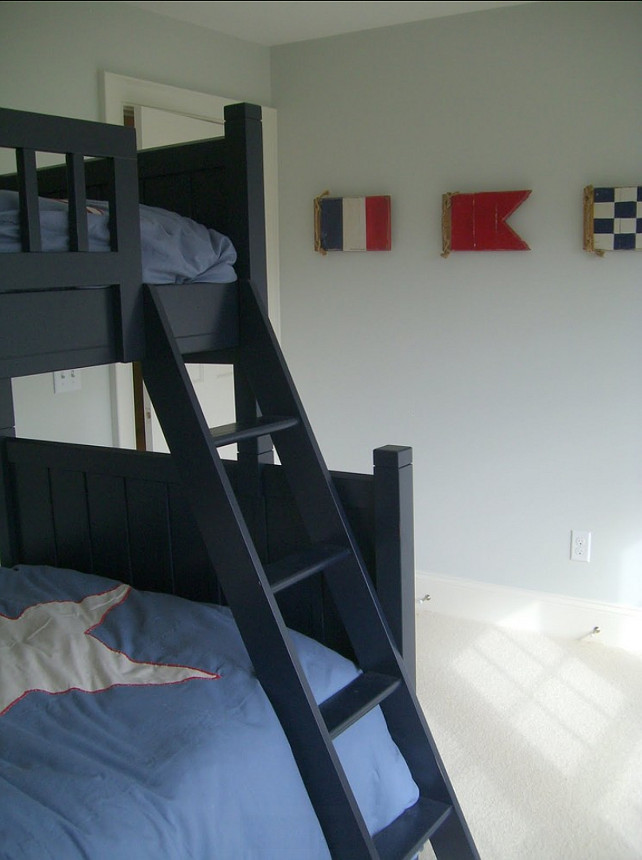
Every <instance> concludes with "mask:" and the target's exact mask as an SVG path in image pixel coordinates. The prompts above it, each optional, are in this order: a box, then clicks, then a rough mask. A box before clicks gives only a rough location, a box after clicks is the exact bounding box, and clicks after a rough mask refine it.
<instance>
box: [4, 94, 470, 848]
mask: <svg viewBox="0 0 642 860" xmlns="http://www.w3.org/2000/svg"><path fill="white" fill-rule="evenodd" d="M0 145H1V146H5V147H9V148H12V149H15V151H16V163H17V171H16V175H15V176H14V177H6V178H4V181H3V182H2V183H1V186H2V188H3V189H4V191H0V195H5V198H4V203H3V205H2V207H0V208H1V209H3V210H4V211H2V212H0V223H1V225H2V232H3V234H4V233H6V235H8V236H9V238H10V241H9V244H8V245H7V246H6V247H4V248H2V247H0V251H5V252H6V253H4V254H3V256H2V258H1V259H0V267H1V268H0V468H1V478H2V480H1V484H0V560H1V564H2V565H3V566H2V567H1V568H0V647H2V649H3V651H2V654H3V659H2V661H1V662H0V768H1V769H2V776H3V779H2V781H1V783H0V785H1V787H0V807H2V809H3V815H2V816H0V856H6V857H17V856H20V857H25V858H36V857H37V858H39V860H41V858H45V857H52V858H53V857H56V858H59V857H62V856H64V857H65V858H73V857H90V858H92V860H93V858H103V857H104V858H113V857H116V856H117V857H119V858H132V860H133V858H136V860H144V858H148V857H149V858H152V857H153V858H158V857H161V856H162V857H168V858H169V857H176V858H181V860H182V858H186V857H194V858H211V857H220V858H224V860H227V858H232V857H233V858H241V857H243V858H246V857H247V858H261V860H263V858H275V860H277V858H279V860H280V858H282V857H284V856H292V857H297V858H310V860H313V858H328V857H332V858H344V857H345V858H361V857H363V858H365V857H370V858H384V857H385V858H410V857H412V856H414V854H415V853H416V852H417V850H418V849H419V848H420V847H421V845H423V844H424V842H426V841H427V840H430V841H431V843H432V846H433V849H434V850H435V852H436V854H437V856H438V857H439V858H442V860H447V858H473V857H477V852H476V850H475V847H474V844H473V841H472V839H471V837H470V833H469V831H468V828H467V826H466V823H465V821H464V818H463V816H462V813H461V810H460V808H459V805H458V803H457V800H456V798H455V796H454V793H453V791H452V787H451V785H450V782H449V780H448V777H447V775H446V773H445V771H444V769H443V765H442V763H441V760H440V758H439V755H438V753H437V750H436V749H435V746H434V743H433V741H432V737H431V735H430V732H429V730H428V728H427V726H426V724H425V720H424V719H423V715H422V714H421V710H420V708H419V706H418V705H417V703H416V700H415V697H414V692H413V689H412V688H413V681H412V679H413V673H414V588H413V580H414V570H413V535H412V464H411V451H410V449H408V448H403V447H397V446H386V447H384V448H382V449H378V450H377V451H375V452H374V462H375V469H374V474H373V475H353V474H345V473H329V472H328V471H327V469H326V468H325V465H324V463H323V461H322V458H321V456H320V453H319V451H318V447H317V445H316V442H315V441H314V438H313V435H312V432H311V430H310V427H309V424H308V422H307V419H306V417H305V413H304V412H303V409H302V406H301V404H300V401H299V399H298V395H297V394H296V390H295V389H294V385H293V383H292V380H291V377H290V375H289V372H288V370H287V366H286V365H285V362H284V360H283V356H282V355H281V352H280V349H279V346H278V344H277V343H276V340H275V338H274V335H273V333H272V331H271V328H270V325H269V321H268V320H267V314H266V311H265V300H266V295H267V287H266V268H265V229H264V214H263V210H264V203H263V178H262V143H261V122H260V109H259V108H256V107H254V106H251V105H234V106H231V107H230V108H228V109H227V110H226V123H225V136H224V138H222V139H220V140H216V141H204V142H201V143H197V144H189V145H187V146H181V147H172V148H168V149H163V150H156V151H151V152H148V153H139V154H137V153H136V150H135V138H134V133H133V132H132V131H131V130H130V129H125V128H119V127H115V126H108V125H104V124H99V123H89V122H83V121H77V120H70V119H62V118H56V117H46V116H42V115H36V114H28V113H24V112H19V111H12V110H2V111H0ZM39 151H45V152H57V153H64V155H65V159H66V166H65V167H64V168H63V169H62V170H61V169H59V168H51V169H47V170H42V171H37V170H36V158H35V153H36V152H39ZM61 200H62V201H63V202H61ZM16 201H17V202H16ZM141 204H142V205H141ZM158 207H160V209H159V210H158V211H156V210H157V208H158ZM12 219H13V222H12ZM61 219H62V224H63V228H64V232H65V238H64V246H63V247H62V248H61V247H60V245H59V244H56V243H57V242H59V241H60V236H59V235H57V236H53V238H52V235H51V234H50V230H53V232H54V233H55V231H56V230H59V229H60V223H61ZM157 219H160V221H161V224H160V226H159V225H158V223H157ZM52 225H53V227H52ZM97 225H98V226H97ZM204 225H208V226H207V227H205V226H204ZM174 230H177V231H178V232H179V234H180V237H179V240H178V243H179V244H181V243H182V242H183V238H184V233H185V231H187V233H188V234H189V237H190V241H191V238H192V231H193V230H196V231H197V232H199V236H200V238H203V235H202V232H203V231H205V237H204V238H205V243H206V245H207V246H208V252H207V253H208V254H209V253H211V252H212V247H213V248H214V255H215V256H217V257H218V256H221V257H222V258H224V259H223V260H222V262H223V263H224V264H225V265H227V266H229V264H230V259H231V258H230V253H232V254H234V253H235V254H236V256H237V259H236V261H235V264H234V272H232V277H231V276H230V270H229V268H227V269H225V268H223V269H222V272H223V274H220V271H219V273H218V274H217V271H218V270H217V269H216V265H214V264H215V263H216V262H217V261H216V260H215V261H212V260H210V259H209V258H208V262H207V264H199V266H200V268H198V267H197V271H196V273H194V271H192V270H191V269H190V271H188V272H181V273H180V274H179V275H177V276H176V278H173V279H172V278H169V277H167V278H163V280H166V281H167V282H166V283H162V284H155V285H151V286H148V285H147V283H146V282H152V281H153V280H154V277H153V275H151V276H150V271H152V272H153V271H155V270H154V269H153V267H152V268H151V269H150V268H149V265H150V264H149V262H148V261H149V259H150V256H149V254H150V253H151V255H152V257H154V248H153V247H152V249H151V252H150V251H149V248H148V247H147V246H148V244H149V242H151V243H152V245H153V243H154V241H155V240H154V238H153V237H154V236H155V235H157V234H158V232H159V231H160V232H161V234H162V235H167V234H168V233H169V234H171V235H170V238H169V239H168V240H167V241H168V242H171V241H173V238H174V234H173V231H174ZM12 231H13V232H12ZM219 231H220V232H219ZM16 236H17V237H18V238H17V240H16ZM150 236H151V239H150ZM228 240H229V241H228ZM11 241H13V242H14V245H11ZM15 241H18V243H19V248H16V247H15ZM101 242H102V244H101ZM229 242H231V245H230V244H229ZM221 249H222V250H221ZM230 249H231V251H230ZM206 256H207V255H206ZM155 259H157V258H155ZM189 262H190V261H188V263H189ZM212 262H213V263H214V264H213V266H212V267H211V268H210V263H212ZM199 272H201V273H202V272H205V273H206V274H205V275H204V276H203V277H202V278H200V280H207V283H201V282H199ZM234 275H235V276H236V278H235V279H233V276H234ZM217 281H218V282H217ZM187 358H189V360H190V361H197V362H222V363H225V364H228V363H232V364H233V365H234V374H235V399H236V413H237V415H236V422H235V423H234V424H232V425H227V426H226V427H223V428H215V429H210V428H207V427H206V426H205V425H204V418H203V416H202V413H201V412H200V407H199V405H198V402H197V400H196V397H195V395H194V392H193V388H192V387H191V384H190V382H189V377H188V375H187V373H186V371H185V368H184V361H185V360H186V359H187ZM114 362H140V365H141V367H142V372H143V377H144V380H145V384H146V385H147V387H148V389H149V391H150V394H151V397H152V402H153V403H154V406H155V408H156V410H157V412H158V415H159V418H160V421H161V426H162V427H163V431H164V433H165V435H166V438H167V440H168V443H169V447H170V451H171V454H170V455H164V454H155V453H150V452H143V451H132V450H122V449H120V450H119V449H109V448H97V447H91V446H82V445H71V444H63V443H52V442H46V441H38V440H32V439H20V438H16V435H15V431H14V423H15V422H14V414H13V405H12V389H11V379H12V378H13V377H19V376H24V375H30V374H34V373H42V372H48V371H53V370H62V369H68V368H78V367H85V366H90V365H98V364H110V363H114ZM230 442H235V443H236V444H237V447H238V456H237V459H236V460H230V461H223V460H221V458H220V457H218V454H217V448H218V447H219V446H223V445H226V444H229V443H230ZM273 443H275V444H276V448H277V451H278V454H279V461H280V462H279V464H278V465H277V464H275V462H274V457H273V455H272V445H273ZM5 648H6V649H7V650H6V651H5V650H4V649H5ZM7 654H10V655H11V656H10V658H9V659H7V658H6V656H5V655H7ZM401 654H403V659H402V657H401Z"/></svg>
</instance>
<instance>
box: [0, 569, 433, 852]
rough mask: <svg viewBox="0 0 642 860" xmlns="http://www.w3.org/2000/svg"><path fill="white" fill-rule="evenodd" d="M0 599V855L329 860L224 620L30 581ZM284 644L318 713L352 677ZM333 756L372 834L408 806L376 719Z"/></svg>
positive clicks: (150, 596)
mask: <svg viewBox="0 0 642 860" xmlns="http://www.w3.org/2000/svg"><path fill="white" fill-rule="evenodd" d="M0 595H1V597H0V631H2V633H3V635H2V637H1V638H2V645H3V648H9V649H11V654H12V656H13V658H14V659H13V660H12V661H8V660H6V659H5V657H3V660H2V664H1V668H0V677H1V678H2V683H1V684H0V768H1V770H2V779H1V780H0V807H1V808H2V810H3V814H2V818H1V820H0V856H2V857H6V858H12V860H16V858H30V859H31V858H33V860H46V858H52V860H54V858H55V860H59V858H61V857H64V858H65V860H72V858H92V860H113V858H115V857H117V858H119V860H158V858H161V857H162V858H168V860H169V858H176V860H184V858H188V857H193V858H214V857H218V858H230V860H231V858H248V860H249V858H257V860H259V858H260V860H268V858H273V860H282V858H284V857H292V858H295V857H296V858H297V860H299V858H300V860H303V858H309V860H317V858H319V860H321V858H323V860H329V858H330V856H331V855H330V853H329V850H328V848H327V846H326V842H325V839H324V836H323V833H322V830H321V828H320V826H319V823H318V821H317V819H316V816H315V813H314V809H313V807H312V805H311V803H310V800H309V798H308V795H307V793H306V790H305V787H304V785H303V782H302V780H301V777H300V775H299V773H298V770H297V765H296V762H295V760H294V757H293V755H292V752H291V750H290V746H289V744H288V741H287V739H286V737H285V734H284V733H283V730H282V728H281V726H280V724H279V721H278V719H277V717H276V715H275V713H274V711H273V709H272V707H271V705H270V703H269V701H268V699H267V696H266V695H265V693H264V692H263V690H262V688H261V685H260V684H259V682H258V680H257V678H256V676H255V675H254V672H253V669H252V665H251V663H250V660H249V657H248V655H247V652H246V650H245V648H244V646H243V642H242V640H241V638H240V635H239V633H238V630H237V628H236V625H235V624H234V621H233V619H232V617H231V614H230V613H229V611H228V610H227V609H226V608H224V607H217V606H215V605H212V604H209V603H199V604H196V603H194V602H191V601H187V600H184V599H182V598H179V597H175V596H173V595H167V594H160V593H151V592H141V591H135V590H133V589H131V587H130V586H127V585H124V584H122V583H118V582H116V581H113V580H108V579H104V578H102V577H97V576H93V575H87V574H79V573H77V572H74V571H68V570H62V569H59V568H49V567H42V566H36V567H29V566H19V567H16V568H12V569H7V568H0ZM36 643H37V644H36ZM293 643H294V645H295V648H296V650H297V653H298V657H299V660H300V661H301V664H302V666H303V668H304V671H305V673H306V676H307V678H308V681H309V683H310V685H311V687H312V689H313V691H314V695H315V697H316V698H317V700H318V701H319V702H322V701H324V700H326V699H328V698H329V697H330V696H331V695H333V694H334V693H336V692H337V691H338V690H339V689H341V688H343V687H344V686H345V685H346V684H348V683H350V681H352V680H353V679H354V678H355V676H356V675H357V670H356V669H355V667H354V664H353V663H351V662H350V661H348V660H347V659H345V658H344V657H341V656H340V655H339V654H337V653H336V652H333V651H331V650H329V649H327V648H325V647H324V646H322V645H320V644H319V643H318V642H315V641H314V640H312V639H310V638H308V637H306V636H303V635H301V634H293ZM34 644H36V648H35V649H34ZM34 650H35V651H37V652H38V654H39V658H38V659H37V660H34V659H33V654H34ZM63 694H64V695H63ZM336 748H337V754H338V755H339V757H340V759H341V762H342V764H343V767H344V769H345V772H346V774H347V776H348V779H349V781H350V784H351V787H352V790H353V792H354V794H355V797H356V798H357V800H358V801H359V804H360V807H361V809H362V811H363V815H364V818H365V821H366V823H367V825H368V828H369V830H371V832H373V833H374V832H376V831H379V830H381V829H382V828H384V827H385V826H386V825H387V824H389V823H390V822H391V821H392V820H393V819H395V818H396V817H397V816H398V815H400V814H401V813H403V812H404V810H405V809H406V808H408V807H409V806H412V805H413V804H414V803H415V801H416V800H417V796H418V790H417V788H416V786H415V783H414V782H413V780H412V778H411V776H410V773H409V771H408V768H407V766H406V764H405V762H404V760H403V758H402V757H401V755H400V754H399V751H398V749H397V747H396V745H395V744H394V743H393V741H392V740H391V738H390V735H389V733H388V731H387V728H386V724H385V721H384V718H383V715H382V714H381V712H380V711H378V710H376V711H371V712H370V713H369V714H368V716H367V717H366V718H364V719H363V720H361V721H360V722H359V724H358V725H355V726H353V727H352V728H351V729H349V730H348V731H346V732H345V733H344V734H343V735H342V736H341V737H340V738H339V739H337V742H336Z"/></svg>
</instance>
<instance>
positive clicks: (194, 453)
mask: <svg viewBox="0 0 642 860" xmlns="http://www.w3.org/2000/svg"><path fill="white" fill-rule="evenodd" d="M145 318H146V335H147V354H146V358H145V359H144V361H143V376H144V379H145V384H146V385H147V388H148V391H149V394H150V397H151V399H152V402H153V404H154V407H155V409H156V411H157V414H158V417H159V420H160V422H161V426H162V428H163V432H164V433H165V437H166V439H167V442H168V445H169V447H170V451H171V452H172V457H173V459H174V464H175V467H176V470H177V472H178V474H179V476H180V478H181V481H182V483H183V487H184V490H185V492H186V494H187V497H188V499H189V501H190V504H191V507H192V511H193V514H194V517H195V519H196V521H197V524H198V526H199V529H200V531H201V534H202V536H203V539H204V543H205V546H206V549H207V551H208V555H209V557H210V559H211V562H212V565H213V566H214V568H215V569H216V572H217V576H218V578H219V581H220V583H221V585H222V588H223V592H224V594H225V597H226V600H227V602H228V604H229V606H230V608H231V610H232V613H233V615H234V618H235V620H236V622H237V625H238V627H239V631H240V633H241V636H242V638H243V641H244V643H245V645H246V648H247V650H248V653H249V655H250V659H251V660H252V663H253V666H254V669H255V671H256V673H257V677H258V678H259V680H260V682H261V684H262V686H263V688H264V690H265V692H266V694H267V696H268V697H269V699H270V701H271V703H272V706H273V707H274V710H275V712H276V714H277V716H278V718H279V720H280V722H281V724H282V726H283V728H284V731H285V732H286V735H287V737H288V740H289V742H290V745H291V747H292V750H293V753H294V756H295V759H296V761H297V764H298V766H299V770H300V772H301V776H302V778H303V780H304V782H305V785H306V787H307V789H308V792H309V794H310V798H311V800H312V803H313V806H314V808H315V810H316V812H317V816H318V818H319V822H320V824H321V827H322V828H323V831H324V834H325V835H326V839H327V841H328V845H329V848H330V851H331V853H332V856H333V857H337V858H339V857H350V858H353V857H354V858H355V860H360V858H364V860H365V858H376V856H377V855H376V851H375V848H374V843H373V842H372V838H371V837H370V835H369V833H368V831H367V828H366V825H365V822H364V821H363V817H362V815H361V812H360V810H359V807H358V805H357V803H356V800H355V798H354V795H353V793H352V790H351V788H350V785H349V783H348V780H347V777H346V776H345V773H344V771H343V768H342V766H341V763H340V760H339V758H338V756H337V754H336V752H335V749H334V745H333V744H332V741H331V740H330V738H329V735H328V733H327V731H326V729H325V725H324V723H323V719H322V717H321V715H320V712H319V709H318V707H317V705H316V702H315V700H314V696H313V694H312V691H311V690H310V687H309V684H308V682H307V679H306V678H305V674H304V672H303V670H302V668H301V665H300V662H299V660H298V657H297V655H296V652H295V650H294V648H293V646H292V644H291V640H290V637H289V634H288V631H287V628H286V626H285V624H284V622H283V620H282V618H281V615H280V612H279V609H278V606H277V603H276V600H275V598H274V595H273V594H272V592H271V589H270V586H269V583H268V582H267V578H266V577H265V574H264V572H263V569H262V566H261V562H260V560H259V558H258V554H257V553H256V550H255V549H254V547H253V544H252V540H251V537H250V535H249V532H248V530H247V526H246V525H245V523H244V520H243V516H242V513H241V511H240V508H239V506H238V503H237V502H236V500H235V498H234V494H233V491H232V488H231V486H230V484H229V480H228V478H227V474H226V473H225V469H224V466H223V464H222V461H221V459H220V457H219V456H218V452H217V451H216V448H215V446H214V445H213V443H212V441H211V436H210V432H209V428H208V427H207V425H206V423H205V418H204V416H203V413H202V410H201V408H200V405H199V403H198V400H197V398H196V395H195V393H194V390H193V387H192V384H191V381H190V379H189V375H188V373H187V371H186V369H185V365H184V363H183V361H182V358H181V356H180V353H179V352H178V349H177V347H176V345H175V343H174V342H173V338H172V334H171V327H170V325H169V322H168V320H167V317H166V315H165V313H164V310H163V308H162V305H161V303H160V300H159V298H158V294H157V292H156V291H155V289H154V287H152V286H148V287H147V288H146V291H145Z"/></svg>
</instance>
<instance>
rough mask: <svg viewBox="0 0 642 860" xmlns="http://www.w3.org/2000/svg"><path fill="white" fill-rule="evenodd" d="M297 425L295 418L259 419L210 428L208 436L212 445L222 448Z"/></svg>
mask: <svg viewBox="0 0 642 860" xmlns="http://www.w3.org/2000/svg"><path fill="white" fill-rule="evenodd" d="M298 423H299V422H298V419H297V418H269V417H261V418H257V419H256V420H254V421H239V422H236V423H234V424H223V425H222V426H221V427H212V428H211V429H210V434H211V436H212V439H213V440H214V444H215V445H216V446H217V447H218V448H222V447H223V445H231V444H233V443H234V442H242V441H244V440H245V439H256V437H257V436H268V435H270V434H272V433H278V432H279V430H287V429H288V428H289V427H296V425H297V424H298Z"/></svg>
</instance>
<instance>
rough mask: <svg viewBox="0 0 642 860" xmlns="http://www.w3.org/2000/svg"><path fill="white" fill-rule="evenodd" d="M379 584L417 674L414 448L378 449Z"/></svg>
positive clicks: (411, 673) (392, 624) (407, 658)
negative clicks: (413, 487)
mask: <svg viewBox="0 0 642 860" xmlns="http://www.w3.org/2000/svg"><path fill="white" fill-rule="evenodd" d="M374 482H375V539H376V570H375V579H376V589H377V594H378V595H379V600H380V602H381V605H382V607H383V611H384V613H385V615H386V618H387V619H388V623H389V625H390V628H391V630H392V635H393V638H394V640H395V642H396V644H397V647H398V648H399V650H400V652H401V655H402V657H403V658H404V661H405V663H406V667H407V669H408V674H409V677H410V678H411V679H412V681H413V683H414V680H415V547H414V523H413V492H412V448H408V447H405V446H403V447H402V446H398V445H385V446H384V447H382V448H377V449H375V451H374Z"/></svg>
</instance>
